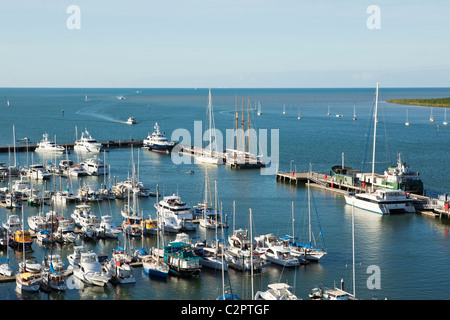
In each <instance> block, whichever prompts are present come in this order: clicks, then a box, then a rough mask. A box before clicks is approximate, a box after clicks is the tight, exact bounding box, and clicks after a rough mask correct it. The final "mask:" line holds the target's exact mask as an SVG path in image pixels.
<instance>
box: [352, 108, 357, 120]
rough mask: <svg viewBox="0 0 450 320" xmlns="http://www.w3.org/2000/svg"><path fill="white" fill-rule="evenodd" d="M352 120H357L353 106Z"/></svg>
mask: <svg viewBox="0 0 450 320" xmlns="http://www.w3.org/2000/svg"><path fill="white" fill-rule="evenodd" d="M353 120H358V119H357V118H356V106H353Z"/></svg>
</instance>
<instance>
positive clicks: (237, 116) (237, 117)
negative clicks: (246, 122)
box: [236, 94, 239, 150]
mask: <svg viewBox="0 0 450 320" xmlns="http://www.w3.org/2000/svg"><path fill="white" fill-rule="evenodd" d="M238 120H239V113H238V96H237V94H236V150H239V148H238V134H237V132H238V131H237V129H238Z"/></svg>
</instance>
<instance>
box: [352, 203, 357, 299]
mask: <svg viewBox="0 0 450 320" xmlns="http://www.w3.org/2000/svg"><path fill="white" fill-rule="evenodd" d="M352 252H353V296H354V297H355V295H356V285H355V206H354V205H352Z"/></svg>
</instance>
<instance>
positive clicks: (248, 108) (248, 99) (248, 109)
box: [247, 97, 250, 153]
mask: <svg viewBox="0 0 450 320" xmlns="http://www.w3.org/2000/svg"><path fill="white" fill-rule="evenodd" d="M247 133H248V135H247V145H248V153H250V98H249V97H247Z"/></svg>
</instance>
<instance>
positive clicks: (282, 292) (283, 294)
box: [255, 283, 299, 300]
mask: <svg viewBox="0 0 450 320" xmlns="http://www.w3.org/2000/svg"><path fill="white" fill-rule="evenodd" d="M268 288H269V289H268V290H267V291H258V292H256V295H255V300H299V299H298V298H297V296H296V295H295V294H293V293H292V292H291V291H290V290H291V289H292V287H291V286H290V285H288V284H286V283H271V284H269V285H268Z"/></svg>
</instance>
